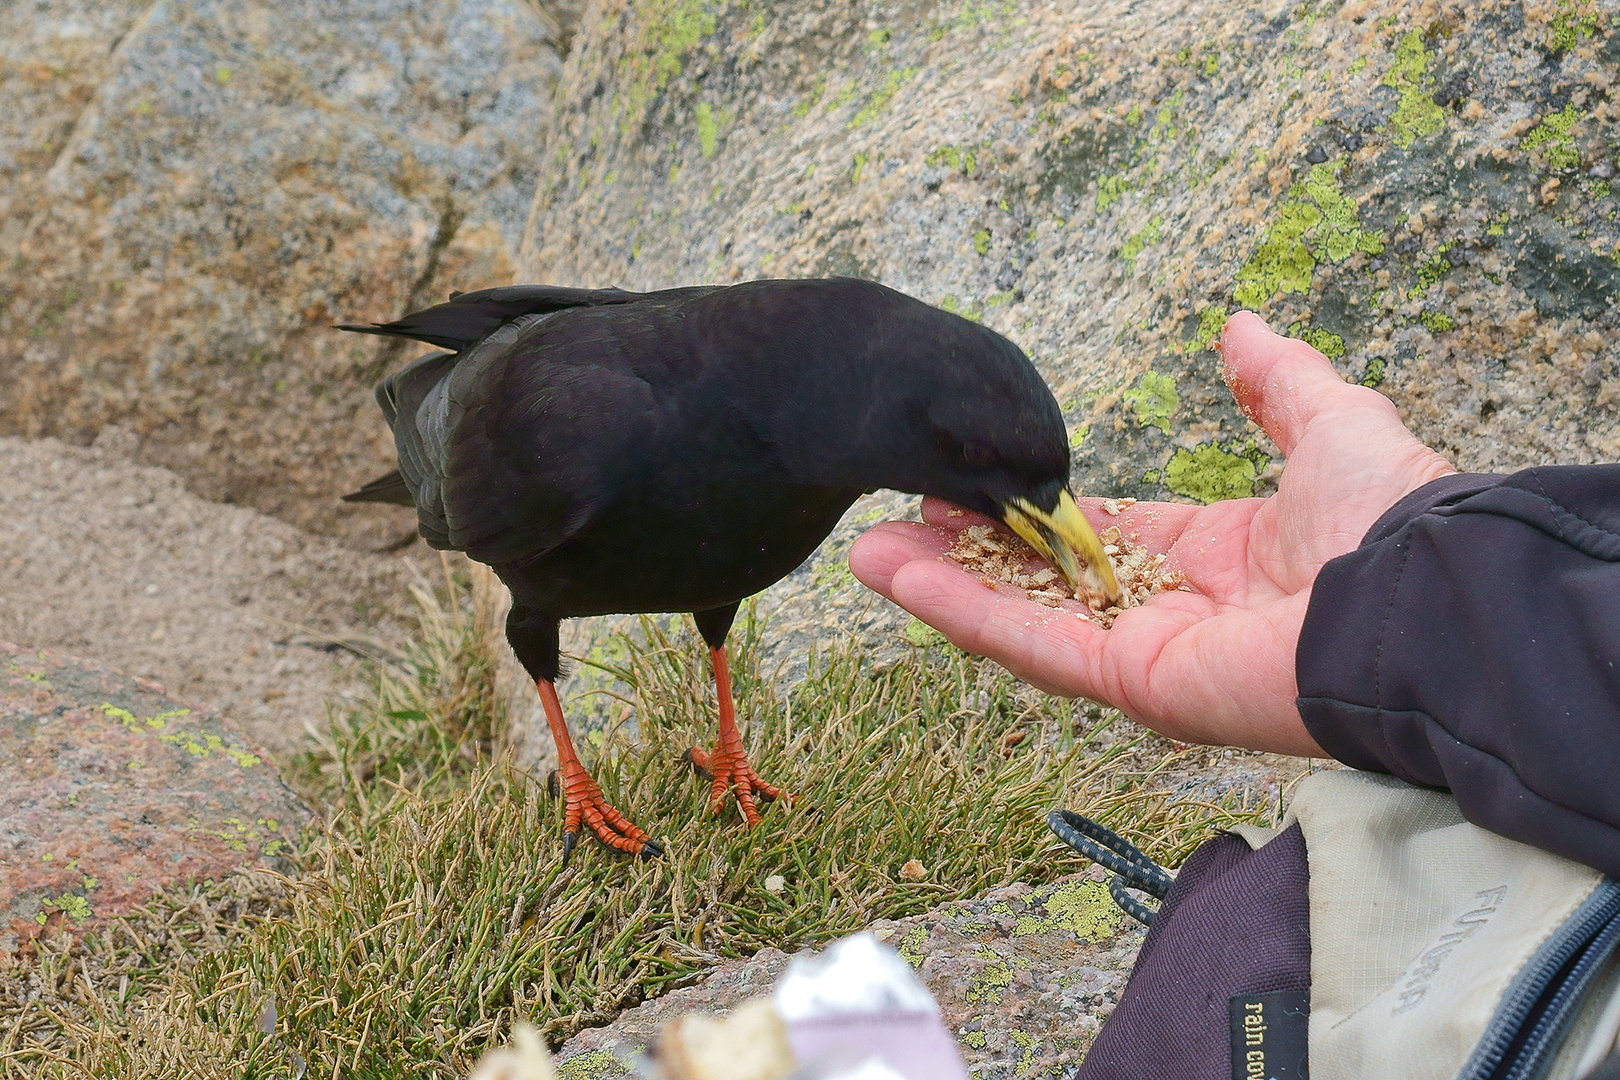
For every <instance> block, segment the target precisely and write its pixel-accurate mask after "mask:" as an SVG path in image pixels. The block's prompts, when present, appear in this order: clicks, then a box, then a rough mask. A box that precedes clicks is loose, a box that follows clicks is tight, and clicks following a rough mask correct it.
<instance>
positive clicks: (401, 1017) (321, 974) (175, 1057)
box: [0, 586, 1270, 1080]
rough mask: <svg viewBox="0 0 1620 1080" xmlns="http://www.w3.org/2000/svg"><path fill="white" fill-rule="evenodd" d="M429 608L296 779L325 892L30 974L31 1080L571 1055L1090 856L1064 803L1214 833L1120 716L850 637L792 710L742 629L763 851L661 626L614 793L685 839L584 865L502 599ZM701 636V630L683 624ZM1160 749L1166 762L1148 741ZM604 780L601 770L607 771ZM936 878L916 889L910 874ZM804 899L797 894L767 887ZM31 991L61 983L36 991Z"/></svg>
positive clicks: (169, 903) (24, 1018)
mask: <svg viewBox="0 0 1620 1080" xmlns="http://www.w3.org/2000/svg"><path fill="white" fill-rule="evenodd" d="M472 592H476V594H477V595H471V594H470V591H469V590H468V589H467V588H465V587H461V586H457V587H453V588H452V589H451V590H450V591H449V592H448V593H445V592H442V591H441V593H440V594H439V595H434V594H432V593H430V592H427V591H423V592H422V594H421V595H420V596H419V600H420V601H421V602H422V608H423V632H422V637H421V643H420V645H419V646H418V647H417V648H416V649H415V651H414V652H413V654H412V657H411V661H410V663H409V665H408V667H407V668H406V669H404V670H399V671H394V670H390V671H384V672H381V673H380V676H379V685H380V689H379V695H378V700H377V703H376V704H375V706H374V707H372V708H369V709H367V710H364V711H363V712H355V713H350V714H347V715H343V716H339V717H336V718H335V719H334V722H333V723H332V725H331V728H330V733H329V735H328V737H327V739H326V741H325V744H324V746H323V748H322V749H321V750H320V751H319V752H317V753H314V754H311V755H309V756H308V757H307V758H306V759H305V760H303V761H302V762H300V763H299V764H298V767H297V768H296V769H294V770H292V773H291V775H292V776H293V778H294V779H295V780H296V782H297V783H298V784H300V785H301V786H302V787H303V788H304V789H305V790H306V792H307V793H308V795H309V797H310V798H311V799H312V800H314V801H315V802H316V803H317V804H318V805H319V806H320V807H321V809H322V816H323V826H322V828H321V829H320V830H319V832H318V833H317V834H316V835H314V836H312V837H311V839H310V842H309V844H308V846H307V849H306V850H305V851H304V852H303V853H302V854H301V856H300V861H301V868H302V869H301V873H300V874H299V875H298V876H297V879H296V880H291V881H289V880H285V879H280V880H278V879H275V878H273V877H271V876H268V875H257V876H254V877H251V878H250V877H243V878H239V879H236V880H234V881H231V882H225V883H220V884H216V885H211V886H207V887H204V888H200V889H197V890H194V891H193V892H191V893H187V894H184V895H179V894H176V895H171V896H170V897H168V898H166V899H165V900H164V901H163V902H162V903H159V904H155V905H153V906H152V907H151V908H150V909H149V910H148V911H147V912H145V913H144V914H142V915H140V916H137V917H134V918H131V919H129V920H126V921H125V922H123V923H120V924H118V925H116V926H114V927H113V928H111V929H109V930H107V931H105V932H103V933H102V934H99V935H96V936H95V937H92V938H87V939H85V940H84V941H82V942H78V943H72V942H70V941H68V940H66V939H56V940H55V941H53V942H49V943H45V944H44V945H43V946H42V947H41V949H40V950H39V953H38V955H37V956H36V957H34V958H33V959H32V960H31V961H30V966H29V967H28V968H27V969H26V970H24V971H22V972H20V973H17V972H14V973H11V974H12V976H13V977H14V978H10V979H8V976H7V974H6V973H3V972H0V992H4V991H6V989H7V987H8V986H9V985H11V984H12V983H14V984H15V985H16V986H19V987H24V988H25V991H24V997H25V998H26V996H27V992H28V991H27V989H26V988H28V987H31V988H32V991H33V992H34V993H35V999H34V1000H32V1001H23V1002H15V1001H14V1002H13V1003H11V1004H7V1003H6V1002H5V1001H4V1000H3V998H0V1010H8V1011H0V1069H4V1070H5V1071H6V1073H7V1074H8V1075H29V1076H35V1075H38V1076H47V1077H53V1076H84V1075H90V1076H105V1077H120V1078H146V1077H152V1078H158V1077H162V1078H164V1080H170V1078H178V1077H192V1076H196V1077H205V1076H206V1077H213V1076H224V1075H230V1076H240V1077H272V1076H274V1077H279V1076H290V1075H292V1074H293V1072H294V1071H296V1069H295V1065H296V1062H298V1061H302V1062H305V1063H307V1065H308V1069H309V1075H311V1076H323V1077H324V1076H333V1077H336V1076H339V1075H345V1076H357V1077H366V1076H378V1077H383V1076H417V1075H421V1076H444V1077H449V1076H457V1075H462V1074H464V1071H465V1070H466V1069H467V1068H468V1067H469V1066H470V1064H471V1062H472V1061H473V1060H474V1059H475V1058H476V1056H477V1055H478V1053H479V1052H480V1051H482V1050H483V1049H484V1048H485V1047H486V1046H487V1045H488V1044H489V1043H490V1042H491V1041H493V1040H495V1039H497V1038H498V1037H502V1036H504V1035H505V1033H506V1031H507V1029H508V1028H509V1026H510V1024H511V1023H512V1021H513V1020H514V1019H515V1018H531V1019H532V1020H533V1021H534V1022H535V1023H536V1024H537V1025H539V1026H540V1027H541V1028H542V1029H543V1030H544V1031H545V1032H546V1033H547V1034H548V1035H549V1036H550V1037H551V1038H552V1039H553V1040H560V1039H561V1038H564V1037H566V1036H567V1035H569V1034H571V1033H572V1032H574V1031H576V1030H579V1029H580V1028H582V1027H584V1026H587V1025H590V1024H594V1023H599V1022H602V1021H605V1020H607V1019H609V1018H611V1017H612V1016H613V1015H615V1014H616V1013H617V1012H618V1011H619V1010H621V1009H623V1008H625V1007H626V1006H629V1005H632V1004H634V1003H636V1002H637V1001H639V1000H641V999H642V998H643V997H646V996H651V995H656V994H659V993H662V992H663V991H665V990H668V989H670V988H672V987H674V986H677V985H682V984H684V983H687V982H690V981H692V980H694V979H696V978H698V977H700V976H701V975H702V974H703V973H704V972H705V971H706V970H708V969H709V968H711V967H712V966H713V965H715V964H716V963H718V962H720V961H721V960H724V959H726V958H729V957H734V956H742V955H748V954H751V953H752V952H754V951H756V950H758V949H759V948H761V947H763V946H766V945H775V946H778V947H783V948H788V949H792V948H795V947H797V946H800V945H806V944H816V943H819V942H823V941H826V940H828V939H830V938H833V937H836V936H838V935H840V934H843V933H847V932H849V931H851V930H854V929H856V928H858V927H861V926H863V925H865V924H867V923H869V922H871V921H872V920H874V919H877V918H896V917H902V916H906V915H911V914H917V913H920V912H923V911H925V910H927V909H928V908H930V907H932V906H934V905H936V904H938V903H940V902H942V901H945V900H950V899H955V898H964V897H968V896H972V895H975V894H978V893H981V892H983V891H984V890H986V889H989V888H992V887H994V886H997V885H1001V884H1004V883H1007V882H1010V881H1013V880H1017V879H1022V880H1024V881H1027V882H1031V883H1038V882H1042V881H1047V880H1050V879H1052V878H1055V877H1058V876H1060V875H1062V874H1066V873H1070V872H1073V871H1074V870H1077V869H1079V868H1081V867H1082V866H1083V865H1084V863H1083V862H1082V861H1081V860H1079V859H1078V858H1076V857H1074V856H1071V855H1069V854H1068V853H1067V852H1066V850H1065V849H1060V848H1058V847H1057V846H1056V845H1055V844H1053V843H1052V842H1050V837H1049V835H1048V833H1047V832H1046V830H1045V828H1044V826H1043V824H1042V817H1043V816H1044V814H1045V813H1046V811H1047V810H1049V809H1051V808H1052V807H1053V806H1056V805H1064V806H1068V807H1071V808H1073V809H1076V810H1080V811H1082V812H1084V813H1087V814H1090V815H1092V816H1094V817H1098V818H1100V819H1101V820H1103V821H1105V822H1108V823H1110V824H1112V825H1113V826H1114V827H1116V828H1118V829H1121V830H1122V831H1123V832H1125V833H1126V834H1127V835H1129V836H1131V837H1132V838H1133V839H1135V840H1136V841H1137V842H1138V843H1139V844H1141V845H1142V846H1143V847H1144V848H1146V849H1147V850H1148V851H1149V852H1151V853H1153V854H1155V855H1156V856H1157V857H1158V858H1160V859H1161V860H1162V861H1165V862H1167V863H1170V864H1172V865H1174V864H1177V863H1179V861H1180V859H1181V858H1182V857H1184V856H1185V854H1186V853H1187V852H1188V851H1190V850H1191V848H1192V847H1193V846H1194V845H1195V844H1196V843H1197V842H1199V841H1200V840H1202V839H1203V838H1205V837H1207V835H1208V834H1209V833H1208V824H1209V822H1210V820H1211V817H1212V814H1213V816H1215V817H1217V818H1219V817H1221V816H1223V815H1224V816H1226V817H1229V818H1241V819H1243V820H1252V819H1254V818H1256V817H1261V816H1265V815H1268V814H1269V813H1270V807H1224V808H1223V807H1209V806H1202V805H1197V804H1191V803H1186V802H1175V801H1173V800H1172V799H1171V798H1170V797H1169V796H1168V795H1165V794H1163V793H1155V792H1153V790H1152V788H1153V786H1154V781H1153V776H1154V774H1155V771H1156V770H1159V769H1162V768H1164V767H1166V766H1167V765H1169V764H1173V762H1174V760H1175V757H1176V755H1177V754H1178V753H1180V754H1185V753H1191V751H1174V750H1169V749H1168V747H1167V744H1160V743H1157V742H1153V743H1151V744H1150V743H1148V742H1145V741H1144V738H1143V737H1136V736H1132V737H1128V738H1120V737H1119V732H1120V731H1121V730H1122V729H1123V728H1125V726H1126V725H1123V724H1118V725H1116V724H1114V720H1115V717H1114V716H1113V715H1111V714H1103V713H1102V712H1101V711H1100V710H1097V709H1096V708H1095V707H1094V706H1092V707H1090V708H1089V709H1088V708H1087V707H1085V706H1084V705H1083V703H1080V704H1077V703H1070V702H1064V701H1057V700H1053V699H1049V698H1046V697H1044V696H1042V695H1039V694H1036V693H1034V692H1033V691H1031V690H1029V689H1028V688H1027V687H1024V686H1022V685H1020V684H1019V683H1017V682H1016V681H1015V680H1013V679H1011V678H1010V677H1008V676H1006V675H1005V674H1004V673H1001V672H1000V671H999V670H997V669H995V668H993V667H992V666H990V665H986V664H984V663H982V662H979V661H977V660H974V659H972V658H970V657H967V656H965V655H963V654H961V653H959V652H956V651H955V650H951V649H917V650H914V651H913V652H912V653H911V654H910V655H908V656H906V657H904V658H902V659H901V660H900V661H899V662H897V663H894V664H892V665H890V666H887V667H884V668H882V669H878V668H875V667H874V666H873V665H872V664H871V663H870V662H869V661H868V660H866V659H864V658H863V656H862V654H861V652H860V651H859V650H857V649H855V648H854V647H853V646H852V645H850V644H848V643H844V644H839V645H837V646H836V647H834V648H831V649H829V650H828V651H827V652H826V653H825V654H823V655H822V656H819V657H817V658H815V659H814V661H813V662H812V664H811V674H810V677H809V678H808V679H807V680H806V681H805V682H804V683H802V684H800V685H799V686H797V687H796V688H795V689H794V691H793V692H792V693H791V694H789V695H787V696H786V697H778V696H777V695H775V694H774V693H773V692H772V691H771V689H770V684H769V682H768V680H766V679H764V678H762V677H761V673H760V672H759V671H758V669H757V666H756V665H755V663H754V661H753V658H754V657H755V656H756V655H757V649H756V648H755V645H756V643H757V640H758V634H759V631H760V627H759V626H758V625H757V624H756V623H755V622H753V621H752V620H748V619H745V620H744V621H743V622H742V623H740V624H739V626H738V629H737V632H736V633H735V634H734V638H733V640H734V644H735V648H734V668H733V671H734V676H735V678H736V685H737V692H738V701H739V708H740V714H741V716H742V717H743V718H744V722H745V738H746V739H747V742H748V745H749V746H750V748H751V753H752V757H753V760H754V763H755V765H756V766H757V767H758V769H759V771H760V773H761V774H762V775H763V776H765V777H767V778H769V779H771V780H773V781H775V782H778V783H780V784H782V785H783V786H784V787H785V788H787V789H788V790H790V791H793V792H795V793H796V794H797V795H798V796H799V799H798V801H797V803H796V804H795V805H793V806H792V807H787V806H783V805H773V806H772V807H770V808H769V810H767V812H766V814H765V820H764V822H763V823H762V824H761V825H760V826H758V827H757V828H755V829H753V830H744V829H743V828H742V827H741V823H740V820H739V818H738V815H737V814H736V811H735V809H734V808H733V809H731V810H728V812H727V813H726V814H725V815H724V816H723V817H722V818H721V819H719V820H715V819H713V818H711V817H709V816H708V815H707V813H706V812H705V803H706V792H707V785H705V784H703V783H701V782H699V781H698V780H696V779H695V778H694V777H693V776H692V775H691V773H690V770H689V769H688V768H687V766H686V765H685V764H684V762H683V761H682V760H681V755H682V753H683V752H684V751H685V750H686V749H687V748H688V747H689V746H691V745H693V744H694V743H696V742H700V741H704V740H708V739H712V737H713V725H714V713H713V704H712V695H713V690H712V688H711V686H710V682H709V670H708V664H707V657H706V653H705V650H704V648H703V647H702V645H701V642H700V641H699V640H698V639H697V637H696V635H695V633H691V632H689V631H687V630H685V629H679V630H678V631H677V632H676V633H673V634H672V633H671V632H670V631H669V629H668V625H667V624H661V623H657V622H654V621H652V620H643V621H642V623H641V629H640V632H639V633H638V634H636V635H633V636H631V637H627V638H626V639H625V640H624V641H623V642H622V643H621V648H619V649H618V650H616V651H615V654H616V655H619V656H622V657H623V658H624V659H623V663H622V666H620V667H618V668H617V670H616V671H615V674H616V675H617V676H618V680H619V683H620V685H621V697H622V703H623V704H622V710H623V714H624V715H625V716H626V717H627V718H628V717H629V716H631V715H633V716H634V719H635V722H636V726H637V728H638V730H639V737H638V738H637V739H636V740H635V741H634V742H632V741H631V740H629V739H627V738H624V737H622V736H618V735H610V736H609V737H608V738H607V739H605V740H604V741H603V742H602V743H601V745H600V746H599V747H597V755H596V760H595V762H594V763H593V762H591V761H589V760H588V761H587V764H588V765H594V771H595V772H596V775H597V777H598V779H599V780H600V782H601V784H602V787H603V789H604V792H605V793H606V794H607V796H608V797H609V798H610V799H611V800H613V801H615V803H616V804H617V805H619V806H620V807H621V808H627V809H629V810H630V812H631V813H632V814H633V816H634V818H635V820H637V821H638V822H639V823H640V824H642V825H643V826H645V827H647V828H648V829H649V830H650V831H652V832H653V833H654V834H655V835H657V836H659V837H660V838H662V839H664V840H665V841H666V842H667V844H668V849H669V853H668V855H667V856H666V857H665V858H663V859H660V860H657V861H653V862H637V861H628V860H625V859H623V858H621V857H618V856H616V855H614V854H612V853H610V852H608V851H606V850H605V849H603V848H601V847H598V846H594V845H593V846H587V847H584V848H582V850H581V851H580V852H579V853H578V854H576V856H575V862H574V865H573V866H571V867H570V868H569V869H567V870H563V869H562V868H561V867H560V866H559V865H558V856H559V854H560V852H561V844H562V840H561V817H562V815H561V812H560V807H559V806H558V805H557V804H556V803H554V802H553V801H552V800H551V799H550V798H549V797H548V796H547V795H546V793H545V788H544V784H543V783H535V782H533V781H532V780H531V779H530V778H528V777H525V776H523V775H521V774H519V773H517V772H515V771H513V770H512V769H511V768H509V767H508V766H506V765H505V764H503V763H502V761H503V759H502V756H501V755H500V753H499V751H500V748H501V745H502V738H503V731H502V724H501V718H500V717H499V715H498V714H497V709H496V707H495V702H496V697H495V695H494V693H493V690H492V686H493V683H494V678H493V674H492V668H493V661H492V660H491V659H490V658H491V656H492V655H493V650H492V649H491V648H490V642H489V641H488V640H487V631H485V630H483V629H481V628H482V627H486V626H488V625H489V622H490V620H488V619H487V618H485V617H483V616H486V615H487V610H485V606H486V605H487V604H488V603H489V600H490V597H489V595H488V590H487V589H479V590H473V591H472ZM677 626H678V627H682V626H684V624H677ZM1150 745H1151V746H1152V749H1151V751H1150V750H1149V749H1148V748H1149V746H1150ZM586 753H587V757H588V758H589V756H590V752H589V751H588V750H587V751H586ZM913 859H916V860H920V861H921V863H922V864H923V865H925V866H927V867H928V868H929V871H928V875H927V876H926V877H925V878H924V879H923V880H920V881H911V880H905V879H904V878H903V877H902V874H901V869H902V867H904V866H905V865H906V863H907V862H908V861H910V860H913ZM777 874H779V875H782V876H783V877H784V878H785V879H786V881H787V886H786V888H785V889H783V890H782V891H780V892H774V893H773V892H767V891H766V890H765V888H764V881H765V879H766V878H767V877H768V876H771V875H777ZM30 980H31V981H30Z"/></svg>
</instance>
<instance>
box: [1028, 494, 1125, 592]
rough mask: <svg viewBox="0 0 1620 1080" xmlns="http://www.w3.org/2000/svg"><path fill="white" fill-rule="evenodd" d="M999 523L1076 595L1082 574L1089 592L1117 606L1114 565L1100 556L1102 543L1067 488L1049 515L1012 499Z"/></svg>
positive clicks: (1038, 508)
mask: <svg viewBox="0 0 1620 1080" xmlns="http://www.w3.org/2000/svg"><path fill="white" fill-rule="evenodd" d="M1002 520H1003V521H1005V522H1006V523H1007V527H1008V528H1010V529H1012V531H1013V532H1015V533H1017V534H1018V535H1019V536H1021V537H1023V538H1024V539H1025V540H1026V541H1028V542H1029V545H1030V547H1032V548H1034V549H1035V550H1036V551H1038V552H1040V553H1041V554H1042V555H1044V556H1046V560H1047V561H1048V562H1050V563H1051V564H1052V566H1053V567H1054V568H1055V569H1056V570H1057V572H1058V573H1060V574H1062V575H1063V580H1064V581H1067V582H1068V583H1069V588H1071V589H1073V590H1074V592H1075V595H1077V596H1078V595H1081V593H1082V590H1081V588H1080V578H1081V575H1082V574H1083V575H1084V576H1085V580H1086V583H1087V584H1088V585H1089V586H1090V587H1091V588H1092V590H1094V591H1097V592H1101V593H1102V594H1103V595H1104V596H1106V597H1107V598H1108V602H1109V603H1110V604H1117V603H1119V600H1120V592H1119V582H1118V581H1116V580H1115V579H1114V567H1113V564H1111V563H1110V562H1109V561H1108V556H1107V555H1106V554H1104V553H1103V546H1102V541H1101V540H1099V539H1097V533H1096V532H1095V531H1094V530H1093V529H1092V527H1091V523H1090V522H1088V521H1087V520H1086V517H1085V515H1084V514H1082V513H1081V512H1080V508H1079V507H1078V506H1076V505H1075V503H1074V496H1073V495H1071V494H1069V489H1068V488H1064V489H1063V492H1062V494H1060V495H1059V496H1058V501H1057V506H1056V507H1054V508H1053V509H1052V512H1051V513H1047V512H1046V511H1045V510H1042V509H1041V508H1040V507H1038V506H1036V505H1035V504H1034V503H1032V502H1030V501H1029V500H1028V499H1025V498H1023V497H1022V496H1014V497H1013V498H1012V499H1010V500H1009V501H1008V503H1007V505H1006V506H1005V507H1004V508H1003V509H1002ZM1077 556H1078V557H1077ZM1082 564H1083V565H1082Z"/></svg>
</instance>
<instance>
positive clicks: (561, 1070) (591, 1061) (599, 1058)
mask: <svg viewBox="0 0 1620 1080" xmlns="http://www.w3.org/2000/svg"><path fill="white" fill-rule="evenodd" d="M635 1075H636V1074H635V1072H634V1071H633V1070H632V1069H631V1068H630V1067H629V1066H628V1065H626V1064H625V1063H624V1062H622V1061H620V1060H619V1059H618V1058H617V1057H615V1056H614V1055H613V1051H611V1050H592V1051H591V1052H590V1053H587V1054H580V1055H579V1056H578V1057H571V1058H569V1059H568V1060H567V1061H562V1062H558V1063H557V1080H619V1078H620V1077H626V1076H635Z"/></svg>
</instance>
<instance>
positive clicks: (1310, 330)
mask: <svg viewBox="0 0 1620 1080" xmlns="http://www.w3.org/2000/svg"><path fill="white" fill-rule="evenodd" d="M1298 336H1299V337H1300V338H1302V339H1303V340H1304V341H1305V342H1307V343H1308V344H1309V345H1310V346H1311V348H1313V349H1315V350H1316V351H1317V352H1319V353H1321V354H1322V355H1323V356H1325V357H1327V358H1328V359H1329V360H1337V359H1339V358H1340V357H1342V356H1343V355H1344V352H1345V349H1344V338H1342V337H1340V336H1339V335H1338V334H1335V333H1333V332H1332V331H1330V330H1324V329H1322V328H1321V327H1320V326H1307V327H1306V328H1305V329H1303V330H1301V331H1300V332H1299V335H1298Z"/></svg>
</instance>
